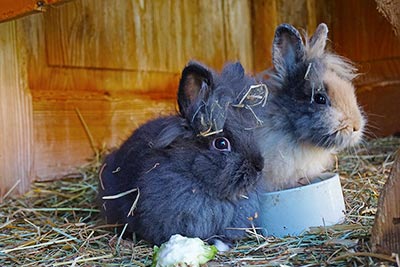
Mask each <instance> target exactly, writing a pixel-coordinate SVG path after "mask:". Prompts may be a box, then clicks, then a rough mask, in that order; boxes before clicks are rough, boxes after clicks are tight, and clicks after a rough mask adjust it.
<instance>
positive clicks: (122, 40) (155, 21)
mask: <svg viewBox="0 0 400 267" xmlns="http://www.w3.org/2000/svg"><path fill="white" fill-rule="evenodd" d="M221 3H222V2H221V1H212V0H205V1H185V0H177V1H141V0H135V1H125V0H115V1H90V0H81V1H74V2H71V3H68V4H66V5H65V6H63V8H62V9H61V8H60V9H55V10H51V12H49V13H48V14H46V16H45V32H46V50H47V54H48V63H49V65H50V66H59V67H60V66H62V67H75V68H97V69H114V70H131V71H147V72H166V73H179V72H180V71H181V69H182V67H183V66H184V65H185V64H186V63H187V61H188V60H189V59H191V58H193V57H195V58H199V59H201V60H202V61H204V62H206V63H207V64H211V65H213V66H217V67H221V66H222V65H223V63H224V59H225V47H224V46H223V45H219V44H218V42H221V41H222V42H223V38H224V32H223V30H224V29H223V17H224V16H223V10H222V6H221Z"/></svg>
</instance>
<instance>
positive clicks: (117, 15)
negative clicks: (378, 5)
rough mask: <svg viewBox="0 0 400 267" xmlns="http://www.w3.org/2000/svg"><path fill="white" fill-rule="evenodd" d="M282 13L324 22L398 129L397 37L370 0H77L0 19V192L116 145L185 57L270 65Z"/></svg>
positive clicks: (372, 107) (169, 95)
mask: <svg viewBox="0 0 400 267" xmlns="http://www.w3.org/2000/svg"><path fill="white" fill-rule="evenodd" d="M7 1H8V0H7ZM355 17H356V18H357V19H354V18H355ZM0 19H1V17H0ZM282 22H288V23H292V24H294V25H295V26H297V27H301V28H304V29H309V30H310V31H311V32H312V31H313V30H314V29H315V27H316V25H318V23H320V22H326V23H327V24H328V25H329V26H330V30H331V31H330V38H331V39H332V46H333V47H334V48H335V49H336V50H337V51H339V52H340V53H343V54H344V55H345V56H347V57H349V58H350V59H352V60H356V61H357V62H359V63H360V66H361V69H362V70H363V71H364V72H366V75H365V76H363V78H361V79H360V80H359V82H358V83H359V86H360V90H359V91H358V92H359V98H360V100H361V102H362V104H363V105H366V107H365V109H366V110H367V111H368V112H370V111H371V112H374V113H378V114H379V112H381V115H378V116H377V118H381V117H382V116H383V115H384V116H388V119H389V120H386V121H385V122H384V123H383V122H382V123H380V125H385V127H386V128H385V131H384V132H377V134H390V133H392V132H394V131H395V130H396V129H397V131H400V129H399V128H400V127H399V122H398V120H396V118H395V117H396V115H393V116H389V115H387V112H386V109H389V108H393V109H395V108H397V107H398V106H399V105H398V104H399V103H398V100H396V99H394V98H393V97H391V94H398V93H399V91H400V90H399V84H398V81H397V82H396V80H398V77H399V73H400V65H399V63H398V62H397V61H398V56H399V53H400V52H399V49H397V47H398V44H399V39H398V38H396V37H394V35H393V33H392V32H391V28H390V25H389V23H388V22H387V21H386V20H385V19H384V18H383V17H381V16H380V15H379V13H378V12H377V11H376V10H375V2H374V1H373V0H351V1H345V0H338V1H318V0H297V1H285V0H218V1H214V0H198V1H186V0H168V1H164V0H153V1H143V0H113V1H107V0H73V1H68V2H66V3H64V4H62V5H57V6H48V7H47V9H46V12H44V13H41V14H35V15H30V16H27V17H24V18H19V19H17V20H13V21H8V22H4V23H1V24H0V33H1V35H0V51H4V52H3V53H1V52H0V60H2V61H3V62H0V63H1V65H0V76H2V77H7V78H6V79H0V96H3V95H4V94H7V96H6V97H5V98H3V97H1V99H0V101H1V103H2V109H0V116H1V118H2V121H1V122H0V123H1V126H2V127H1V128H0V142H1V143H0V144H1V145H2V146H1V147H0V158H7V160H8V161H7V162H4V161H3V162H1V163H0V164H3V165H0V189H1V190H0V196H1V195H4V192H7V191H8V190H9V189H10V188H11V187H12V186H13V185H14V184H15V182H16V181H17V180H18V179H21V180H23V181H27V182H24V183H22V184H23V185H22V184H21V185H19V186H20V187H19V191H20V192H22V191H24V190H25V189H26V185H27V184H29V179H38V180H46V179H53V178H59V177H61V176H63V175H66V174H69V173H71V172H74V171H75V170H76V167H77V166H80V165H82V164H83V163H85V160H86V159H87V158H89V157H91V156H92V155H93V149H92V145H93V146H94V147H96V148H99V147H102V146H103V145H105V146H107V147H113V146H116V145H118V144H120V143H121V141H122V140H123V139H125V138H126V137H127V136H128V135H129V133H130V132H131V131H132V130H133V129H134V128H136V127H137V126H138V125H140V124H142V123H143V122H145V121H146V120H148V119H149V118H152V117H155V116H158V115H160V114H169V113H172V112H174V110H175V95H176V87H177V83H178V80H179V75H180V72H181V70H182V68H183V67H184V66H185V64H186V63H187V62H188V60H190V59H197V60H200V61H202V62H204V63H206V64H208V65H210V66H212V67H214V68H216V69H221V67H222V66H223V64H224V62H226V61H234V60H240V61H241V62H242V64H243V65H244V66H245V68H246V70H248V71H249V72H258V71H261V70H264V69H265V68H268V67H270V65H271V43H272V39H273V34H274V30H275V27H276V26H277V25H278V24H280V23H282ZM378 36H379V42H378V41H377V40H376V38H378ZM5 51H9V52H7V53H6V52H5ZM6 62H7V63H6ZM3 63H4V64H3ZM0 78H1V77H0ZM378 91H379V93H375V92H378ZM383 91H385V92H390V93H388V94H386V93H384V94H381V93H380V92H383ZM371 94H372V95H374V97H372V96H371ZM385 98H387V99H386V100H385ZM12 99H16V100H15V104H13V103H14V102H13V100H12ZM383 101H388V102H390V105H382V103H383ZM3 103H4V105H5V106H4V107H3ZM391 112H392V113H389V114H396V113H395V111H391ZM78 113H79V114H81V115H82V118H83V120H84V122H85V123H86V125H87V127H88V128H89V131H90V134H91V135H92V136H93V140H94V143H93V144H91V142H90V141H89V138H88V136H87V132H86V131H85V129H84V127H83V125H82V120H80V118H79V116H78ZM8 114H13V115H12V116H9V115H8ZM382 114H383V115H382ZM396 122H397V123H396ZM392 124H393V125H395V126H393V125H392ZM7 137H11V139H12V142H10V141H9V139H8V138H7ZM14 139H15V140H14ZM5 144H7V146H5ZM10 147H11V148H10ZM17 159H18V160H17ZM10 162H12V164H10ZM13 164H17V165H18V166H19V168H18V171H17V169H16V168H15V165H13ZM5 177H7V178H5Z"/></svg>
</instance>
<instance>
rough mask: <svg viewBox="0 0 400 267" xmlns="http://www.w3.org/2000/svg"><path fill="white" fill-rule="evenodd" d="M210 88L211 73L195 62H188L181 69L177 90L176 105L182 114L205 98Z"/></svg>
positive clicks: (184, 114)
mask: <svg viewBox="0 0 400 267" xmlns="http://www.w3.org/2000/svg"><path fill="white" fill-rule="evenodd" d="M211 88H212V73H211V72H210V71H209V70H208V69H207V68H206V67H204V66H202V65H201V64H199V63H197V62H189V64H188V65H187V66H186V67H185V68H184V69H183V71H182V76H181V80H180V82H179V90H178V106H179V112H180V113H181V114H182V116H184V117H185V116H187V115H188V113H189V109H190V108H191V107H192V106H193V105H194V104H196V103H198V102H199V101H201V100H206V99H207V98H208V95H209V93H210V90H211Z"/></svg>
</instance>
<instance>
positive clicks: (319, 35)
mask: <svg viewBox="0 0 400 267" xmlns="http://www.w3.org/2000/svg"><path fill="white" fill-rule="evenodd" d="M327 39H328V26H326V24H325V23H321V24H319V25H318V27H317V29H316V30H315V33H314V34H313V36H311V39H310V50H312V51H313V53H312V54H313V55H314V56H316V57H320V56H321V55H322V54H323V53H324V51H325V46H326V40H327Z"/></svg>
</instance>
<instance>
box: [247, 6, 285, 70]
mask: <svg viewBox="0 0 400 267" xmlns="http://www.w3.org/2000/svg"><path fill="white" fill-rule="evenodd" d="M277 12H278V11H277V6H276V1H275V0H260V1H253V2H252V7H251V27H252V32H253V34H252V45H253V62H254V72H255V73H258V72H261V71H264V70H266V69H268V68H270V67H271V65H272V55H271V53H272V41H273V38H274V33H275V28H276V27H277V26H278V13H277Z"/></svg>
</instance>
